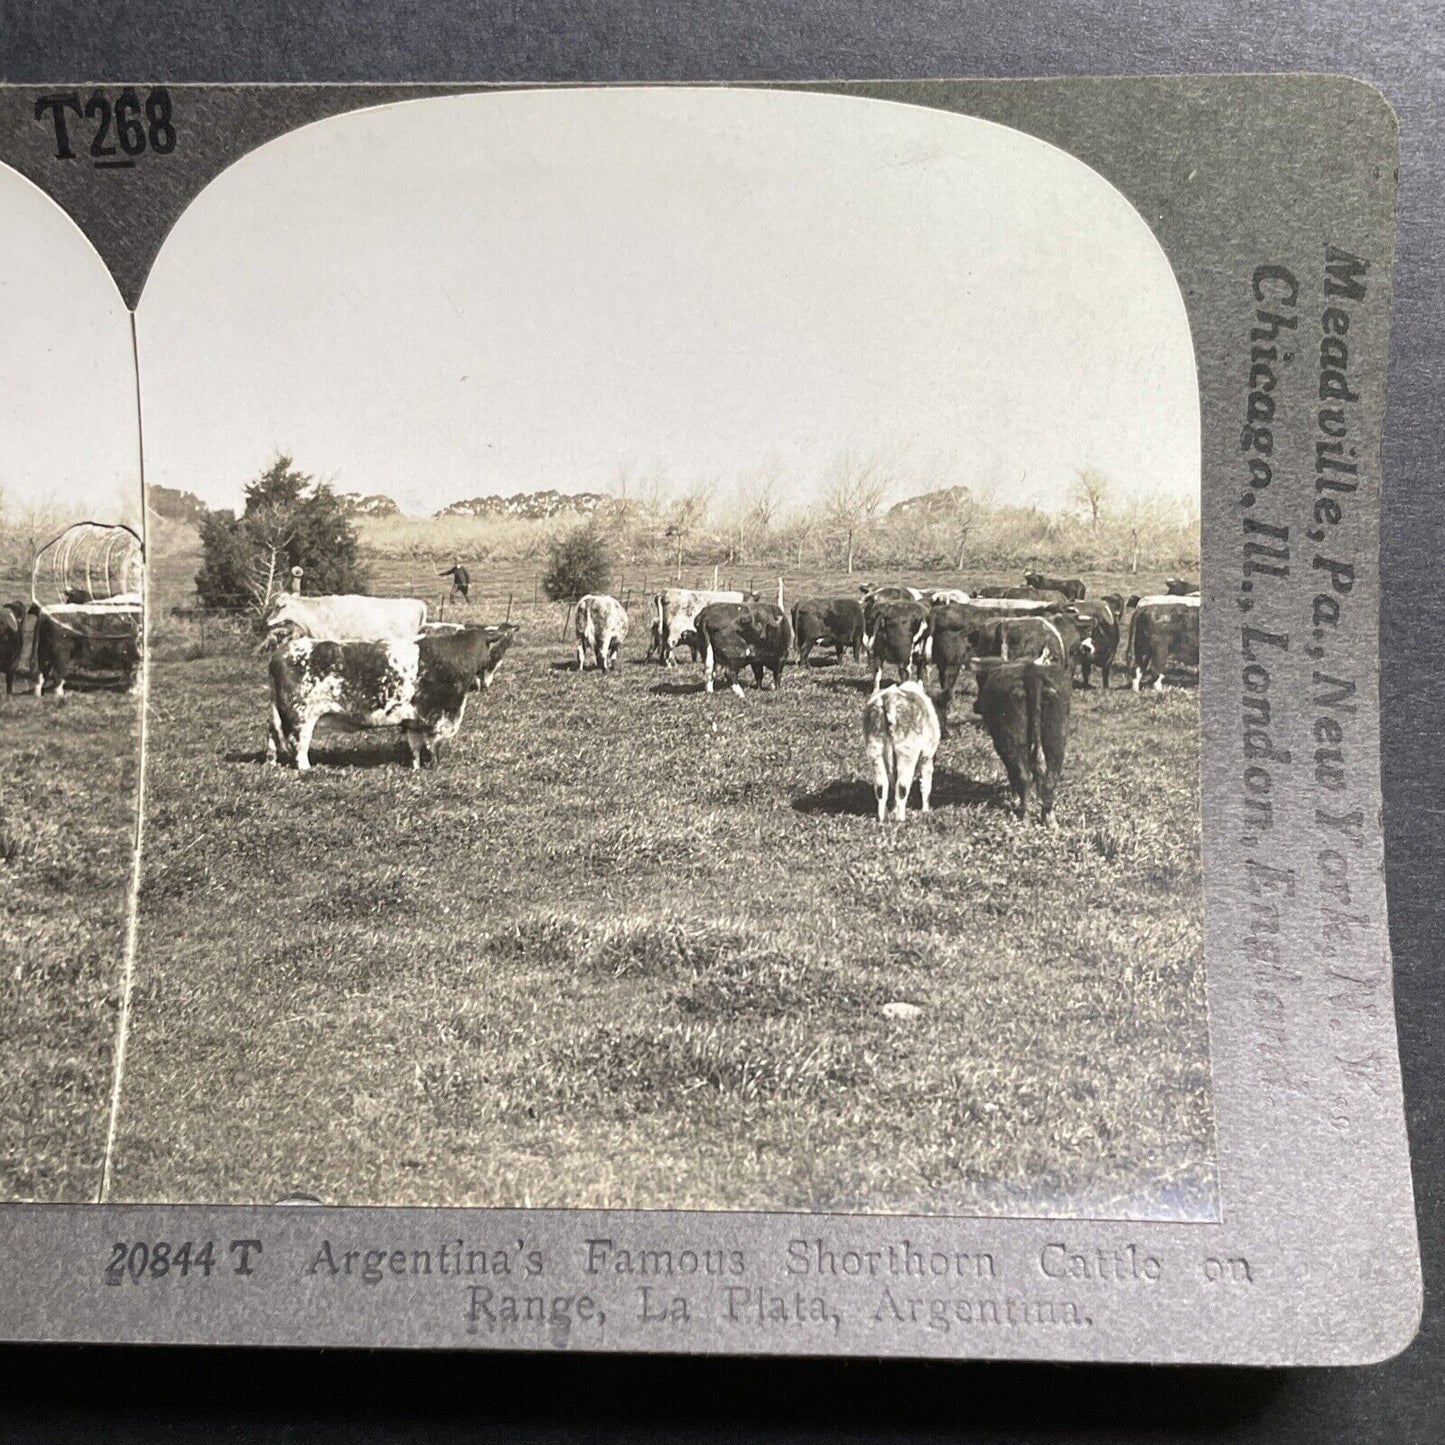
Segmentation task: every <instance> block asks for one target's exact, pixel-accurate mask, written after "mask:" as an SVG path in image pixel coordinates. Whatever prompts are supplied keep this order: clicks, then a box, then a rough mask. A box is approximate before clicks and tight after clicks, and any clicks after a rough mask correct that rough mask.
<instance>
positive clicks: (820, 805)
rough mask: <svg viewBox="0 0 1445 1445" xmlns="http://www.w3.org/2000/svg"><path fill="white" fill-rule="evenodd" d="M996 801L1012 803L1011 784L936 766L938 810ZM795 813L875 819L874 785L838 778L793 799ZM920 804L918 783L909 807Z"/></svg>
mask: <svg viewBox="0 0 1445 1445" xmlns="http://www.w3.org/2000/svg"><path fill="white" fill-rule="evenodd" d="M983 804H993V805H994V806H996V807H1004V808H1006V807H1008V806H1009V792H1008V785H1007V784H1004V783H998V782H995V781H993V780H990V781H988V782H980V781H979V780H978V779H977V778H970V777H967V776H965V775H964V774H963V773H955V772H951V771H950V770H949V769H947V768H934V770H933V794H932V797H931V798H930V799H929V806H930V807H931V808H932V809H933V810H934V811H935V812H936V811H937V810H938V809H940V808H960V807H978V806H980V805H983ZM792 806H793V811H794V812H795V813H807V814H812V815H818V814H821V815H823V816H826V817H844V816H847V815H848V814H853V815H854V816H857V817H867V818H875V817H877V816H878V803H877V800H876V799H875V798H874V796H873V784H872V783H870V782H867V781H866V780H864V779H862V778H835V779H834V780H833V781H832V782H831V783H828V784H826V785H825V786H823V787H821V788H819V789H818V790H817V792H814V793H804V794H803V795H802V796H801V797H798V798H794V799H793V804H792ZM917 807H918V784H917V782H915V783H914V785H913V790H912V792H910V793H909V795H908V808H909V811H910V812H913V811H915V810H916V809H917Z"/></svg>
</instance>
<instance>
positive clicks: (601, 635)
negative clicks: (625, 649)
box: [572, 592, 627, 672]
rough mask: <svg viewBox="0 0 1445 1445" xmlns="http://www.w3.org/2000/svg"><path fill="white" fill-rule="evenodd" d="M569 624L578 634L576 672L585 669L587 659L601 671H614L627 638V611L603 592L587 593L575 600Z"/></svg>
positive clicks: (613, 598)
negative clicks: (570, 623) (575, 604)
mask: <svg viewBox="0 0 1445 1445" xmlns="http://www.w3.org/2000/svg"><path fill="white" fill-rule="evenodd" d="M572 625H573V628H574V629H575V630H576V633H577V671H578V672H585V671H586V670H587V659H588V658H589V657H590V658H592V660H593V661H594V662H595V663H596V665H597V668H598V670H599V671H601V672H607V671H608V670H609V669H615V668H616V666H617V654H618V653H619V652H621V651H622V644H623V642H624V641H625V640H626V638H627V609H626V608H625V607H624V606H623V605H622V604H621V603H620V602H619V601H618V600H617V599H616V598H615V597H609V596H608V595H607V594H606V593H605V592H589V593H588V594H587V595H586V596H585V597H581V598H579V599H578V601H577V606H576V609H575V611H574V614H573V619H572Z"/></svg>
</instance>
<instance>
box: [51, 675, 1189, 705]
mask: <svg viewBox="0 0 1445 1445" xmlns="http://www.w3.org/2000/svg"><path fill="white" fill-rule="evenodd" d="M1160 680H1161V681H1162V680H1163V677H1162V675H1161V678H1160ZM53 696H55V697H57V698H59V699H60V701H61V702H64V701H65V679H64V678H63V677H60V678H57V679H56V682H55V692H54V694H53Z"/></svg>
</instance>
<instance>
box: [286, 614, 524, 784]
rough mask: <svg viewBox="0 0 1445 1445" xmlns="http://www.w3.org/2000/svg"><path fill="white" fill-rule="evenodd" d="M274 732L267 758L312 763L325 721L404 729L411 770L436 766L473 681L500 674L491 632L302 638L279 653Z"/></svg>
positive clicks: (307, 765) (302, 766) (302, 764)
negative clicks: (352, 638)
mask: <svg viewBox="0 0 1445 1445" xmlns="http://www.w3.org/2000/svg"><path fill="white" fill-rule="evenodd" d="M270 670H271V730H270V734H269V736H268V737H267V740H266V761H267V762H268V763H274V762H276V760H277V755H278V753H279V752H282V751H284V752H286V753H288V754H289V755H290V756H291V757H292V758H293V759H294V760H295V763H296V768H297V771H298V772H305V771H306V770H307V769H309V768H310V766H311V756H310V752H311V736H312V734H313V733H314V732H315V730H316V725H317V724H318V723H319V722H320V721H321V720H322V719H323V718H327V719H333V720H334V721H335V722H336V723H337V724H338V725H340V726H341V727H343V728H347V729H353V730H354V729H361V728H382V727H398V728H400V729H401V730H402V735H403V736H404V737H405V738H406V741H407V745H408V747H409V748H410V749H411V765H412V767H413V768H418V767H420V766H421V765H422V763H423V762H424V761H428V760H429V761H431V762H432V763H435V762H436V759H437V749H438V744H440V743H443V742H445V741H446V740H447V739H448V738H451V737H454V736H455V735H456V732H457V729H458V728H459V727H460V726H461V721H462V714H463V712H464V711H465V710H466V705H467V694H468V692H469V691H470V690H471V687H472V684H473V681H474V680H475V679H476V678H477V677H478V676H482V677H486V675H487V674H488V672H489V671H494V670H495V669H494V667H493V659H492V655H491V648H490V647H489V646H488V643H487V635H486V633H485V631H483V629H481V628H479V627H477V628H467V629H465V630H463V631H462V632H456V633H451V634H436V635H433V636H428V637H411V638H392V639H388V640H382V641H374V642H332V641H329V640H319V641H318V640H317V639H315V638H310V637H302V638H297V639H296V640H295V641H293V642H288V643H286V644H285V645H284V646H282V647H280V648H278V649H277V650H276V651H275V652H274V653H272V655H271V669H270Z"/></svg>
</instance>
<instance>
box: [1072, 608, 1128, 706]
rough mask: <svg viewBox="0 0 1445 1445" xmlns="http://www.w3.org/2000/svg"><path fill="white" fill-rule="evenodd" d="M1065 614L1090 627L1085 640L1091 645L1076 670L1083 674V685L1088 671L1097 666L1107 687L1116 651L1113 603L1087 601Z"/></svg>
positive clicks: (1117, 631) (1116, 616)
mask: <svg viewBox="0 0 1445 1445" xmlns="http://www.w3.org/2000/svg"><path fill="white" fill-rule="evenodd" d="M1067 611H1068V613H1069V614H1070V615H1071V616H1072V617H1074V618H1076V619H1078V620H1079V621H1080V622H1081V623H1082V622H1085V621H1087V622H1088V623H1089V624H1090V632H1089V639H1090V641H1091V642H1092V643H1093V647H1092V648H1091V649H1090V651H1088V652H1085V653H1081V654H1080V656H1079V667H1080V669H1081V670H1082V672H1083V674H1084V686H1085V687H1088V686H1089V677H1090V673H1091V671H1092V669H1093V668H1094V667H1095V666H1096V665H1097V667H1098V669H1099V676H1100V677H1101V679H1102V680H1103V685H1104V686H1105V687H1106V688H1107V687H1108V686H1109V673H1110V672H1111V671H1112V669H1113V666H1114V658H1115V655H1116V654H1117V653H1118V651H1119V613H1118V612H1117V611H1116V610H1115V608H1114V603H1113V602H1112V601H1110V600H1109V599H1108V598H1105V597H1096V598H1094V599H1092V600H1091V601H1087V602H1075V603H1073V604H1072V605H1071V606H1070V607H1069V608H1068V609H1067Z"/></svg>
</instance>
